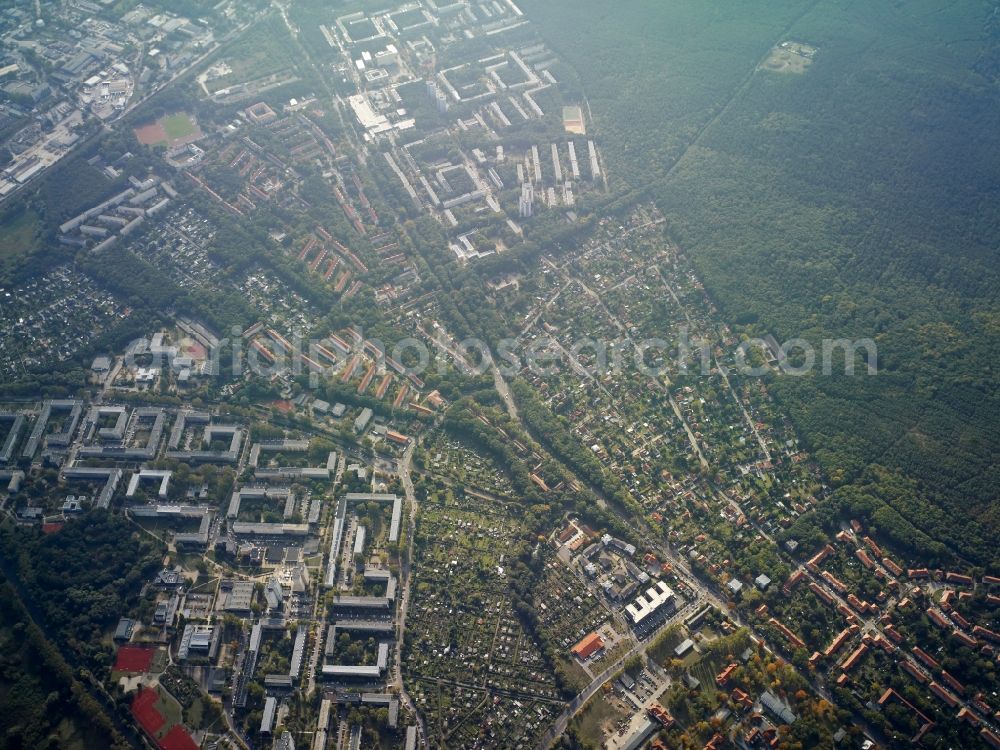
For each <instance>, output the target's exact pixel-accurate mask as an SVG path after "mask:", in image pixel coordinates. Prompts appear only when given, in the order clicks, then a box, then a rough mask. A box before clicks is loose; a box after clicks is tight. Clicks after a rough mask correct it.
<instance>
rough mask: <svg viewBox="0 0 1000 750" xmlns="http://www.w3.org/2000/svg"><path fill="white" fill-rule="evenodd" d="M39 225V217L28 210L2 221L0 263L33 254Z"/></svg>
mask: <svg viewBox="0 0 1000 750" xmlns="http://www.w3.org/2000/svg"><path fill="white" fill-rule="evenodd" d="M37 225H38V217H37V216H36V215H35V213H34V212H32V211H28V210H22V211H20V212H19V213H17V214H15V215H12V216H7V217H4V218H3V219H0V263H6V262H9V261H11V260H14V259H15V258H18V257H20V256H21V255H24V254H25V253H28V252H31V250H32V248H33V247H34V245H35V231H36V229H37Z"/></svg>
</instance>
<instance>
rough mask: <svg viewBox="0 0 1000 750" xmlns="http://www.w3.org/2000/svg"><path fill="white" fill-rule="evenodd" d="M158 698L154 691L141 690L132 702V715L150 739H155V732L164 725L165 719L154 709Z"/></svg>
mask: <svg viewBox="0 0 1000 750" xmlns="http://www.w3.org/2000/svg"><path fill="white" fill-rule="evenodd" d="M159 698H160V696H159V695H157V693H156V691H155V690H150V689H149V688H142V689H141V690H140V691H139V694H138V695H136V696H135V698H134V699H133V700H132V715H133V716H135V718H136V720H137V721H138V722H139V725H140V726H141V727H142V728H143V729H144V730H146V732H147V733H148V734H149V736H150V737H155V736H156V732H157V731H159V729H160V728H161V727H162V726H163V725H164V724H165V723H166V719H164V718H163V715H162V714H161V713H160V712H159V711H157V710H156V707H155V704H156V701H157V700H159Z"/></svg>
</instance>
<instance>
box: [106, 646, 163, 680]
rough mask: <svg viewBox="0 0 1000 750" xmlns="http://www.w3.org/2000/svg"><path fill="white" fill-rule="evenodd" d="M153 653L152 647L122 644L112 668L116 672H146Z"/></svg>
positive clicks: (154, 650)
mask: <svg viewBox="0 0 1000 750" xmlns="http://www.w3.org/2000/svg"><path fill="white" fill-rule="evenodd" d="M155 653H156V649H153V648H143V647H142V646H122V647H121V648H119V649H118V656H117V657H116V658H115V667H114V668H115V670H116V671H118V672H134V673H136V674H140V673H142V672H148V671H149V665H150V664H152V663H153V654H155Z"/></svg>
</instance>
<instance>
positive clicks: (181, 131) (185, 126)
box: [160, 112, 198, 140]
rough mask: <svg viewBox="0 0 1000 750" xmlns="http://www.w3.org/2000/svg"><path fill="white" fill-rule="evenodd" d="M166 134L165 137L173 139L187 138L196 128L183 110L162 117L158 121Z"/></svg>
mask: <svg viewBox="0 0 1000 750" xmlns="http://www.w3.org/2000/svg"><path fill="white" fill-rule="evenodd" d="M160 124H161V125H163V130H164V131H165V132H166V134H167V138H169V139H170V140H175V139H177V138H187V137H188V136H189V135H191V134H193V133H194V132H195V130H196V129H197V127H198V126H197V125H195V124H194V121H193V120H192V119H191V118H190V117H189V116H188V115H186V114H184V113H183V112H179V113H178V114H175V115H169V116H167V117H164V118H163V120H162V121H161V123H160Z"/></svg>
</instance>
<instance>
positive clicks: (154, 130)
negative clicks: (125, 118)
mask: <svg viewBox="0 0 1000 750" xmlns="http://www.w3.org/2000/svg"><path fill="white" fill-rule="evenodd" d="M201 136H202V132H201V128H200V127H198V123H196V122H195V121H194V119H193V118H192V117H191V116H190V115H189V114H187V113H185V112H175V113H174V114H172V115H166V116H165V117H161V118H160V119H159V120H157V121H156V122H151V123H147V124H146V125H142V126H141V127H138V128H136V129H135V137H136V138H137V139H138V140H139V143H142V144H143V145H146V146H168V147H170V148H174V147H176V146H183V145H185V144H187V143H192V142H194V141H196V140H198V139H199V138H201Z"/></svg>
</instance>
